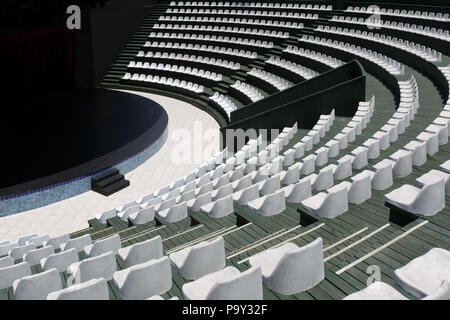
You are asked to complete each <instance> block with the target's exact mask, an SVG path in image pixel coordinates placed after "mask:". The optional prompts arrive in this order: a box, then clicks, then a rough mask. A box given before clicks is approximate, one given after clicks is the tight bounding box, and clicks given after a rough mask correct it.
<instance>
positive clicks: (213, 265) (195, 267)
mask: <svg viewBox="0 0 450 320" xmlns="http://www.w3.org/2000/svg"><path fill="white" fill-rule="evenodd" d="M169 258H170V261H171V263H172V265H173V266H174V267H175V269H176V270H177V271H178V273H179V274H180V275H181V276H182V277H183V278H185V279H188V280H196V279H199V278H201V277H203V276H205V275H207V274H210V273H213V272H217V271H220V270H222V269H223V268H225V243H224V240H223V237H218V238H217V239H214V240H212V241H209V242H207V241H202V242H200V243H198V244H195V245H193V246H190V247H187V248H184V249H182V250H180V251H176V252H174V253H171V254H170V255H169Z"/></svg>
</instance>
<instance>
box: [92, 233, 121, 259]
mask: <svg viewBox="0 0 450 320" xmlns="http://www.w3.org/2000/svg"><path fill="white" fill-rule="evenodd" d="M120 248H121V242H120V236H119V235H118V234H115V235H113V236H111V237H108V238H106V239H102V240H99V241H97V242H95V243H94V244H92V249H91V250H90V252H89V257H95V256H98V255H101V254H103V253H106V252H108V251H112V252H114V254H117V251H118V250H119V249H120Z"/></svg>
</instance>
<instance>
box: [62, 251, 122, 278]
mask: <svg viewBox="0 0 450 320" xmlns="http://www.w3.org/2000/svg"><path fill="white" fill-rule="evenodd" d="M69 268H70V271H71V273H72V275H73V277H74V278H75V281H76V282H77V283H81V282H86V281H89V280H91V279H96V278H105V280H107V281H109V280H111V278H112V275H113V273H114V272H115V271H116V270H117V265H116V257H115V255H114V253H113V252H112V251H110V252H107V253H104V254H101V255H99V256H96V257H93V258H88V259H85V260H83V261H81V262H79V263H77V264H75V265H71V266H70V267H69Z"/></svg>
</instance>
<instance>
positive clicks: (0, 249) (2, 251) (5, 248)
mask: <svg viewBox="0 0 450 320" xmlns="http://www.w3.org/2000/svg"><path fill="white" fill-rule="evenodd" d="M18 246H19V244H18V243H17V242H15V243H6V244H4V245H2V246H0V257H1V256H4V255H7V254H8V253H9V251H11V250H12V249H14V248H16V247H18Z"/></svg>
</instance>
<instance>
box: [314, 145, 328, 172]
mask: <svg viewBox="0 0 450 320" xmlns="http://www.w3.org/2000/svg"><path fill="white" fill-rule="evenodd" d="M314 153H315V154H316V166H317V167H322V166H324V165H325V164H326V163H327V162H328V148H327V147H320V148H319V149H317V150H316V151H315V152H314Z"/></svg>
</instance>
